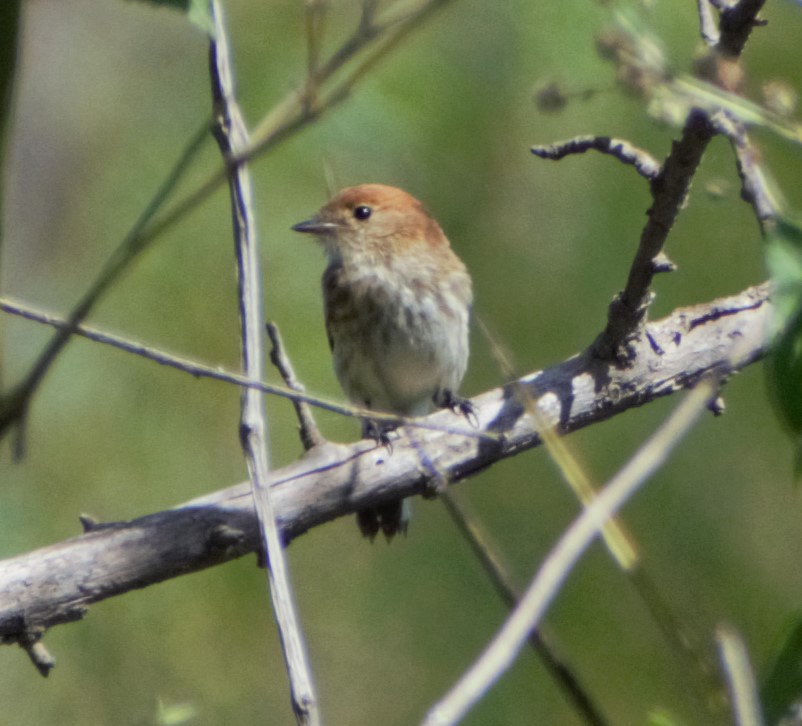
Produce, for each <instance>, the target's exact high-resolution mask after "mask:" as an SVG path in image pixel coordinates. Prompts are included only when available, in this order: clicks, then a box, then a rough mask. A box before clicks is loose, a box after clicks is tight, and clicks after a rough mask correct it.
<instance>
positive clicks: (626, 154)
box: [532, 136, 660, 181]
mask: <svg viewBox="0 0 802 726" xmlns="http://www.w3.org/2000/svg"><path fill="white" fill-rule="evenodd" d="M591 150H593V151H599V152H601V153H602V154H609V155H610V156H614V157H615V158H616V159H618V160H619V161H620V162H622V163H623V164H627V165H629V166H633V167H635V170H636V171H637V172H638V174H640V175H641V176H642V177H644V178H645V179H648V180H649V181H652V180H653V179H655V178H656V177H657V175H658V174H659V173H660V164H659V163H658V162H657V161H656V160H655V159H654V158H652V157H651V156H650V155H649V153H648V152H646V151H644V150H643V149H639V148H637V147H636V146H633V145H632V144H630V143H629V142H628V141H624V140H623V139H613V138H610V137H609V136H577V137H576V138H573V139H568V140H567V141H559V142H557V143H556V144H548V145H544V146H533V147H532V153H533V154H534V155H535V156H539V157H540V158H541V159H552V160H553V161H558V160H559V159H562V158H563V157H564V156H568V154H584V153H585V152H586V151H591Z"/></svg>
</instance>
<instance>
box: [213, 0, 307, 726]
mask: <svg viewBox="0 0 802 726" xmlns="http://www.w3.org/2000/svg"><path fill="white" fill-rule="evenodd" d="M211 8H212V16H213V19H214V30H215V32H214V37H213V38H212V39H211V40H210V46H209V51H210V59H209V60H210V62H209V69H210V73H211V81H212V98H213V104H214V112H215V117H216V119H217V123H216V125H215V129H214V136H215V138H216V140H217V143H218V144H219V146H220V150H221V152H222V154H223V156H224V157H227V156H230V155H236V153H237V152H238V151H239V150H240V149H244V148H247V146H248V144H249V140H248V132H247V129H246V128H245V122H244V120H243V118H242V114H241V111H240V109H239V105H238V104H237V101H236V97H235V91H234V76H233V71H232V68H231V56H230V53H229V49H228V38H227V35H226V28H225V24H224V20H223V14H222V13H223V11H222V5H221V3H220V0H212V3H211ZM229 187H230V192H231V210H232V215H231V216H232V221H233V227H234V246H235V251H236V258H237V291H238V297H239V308H240V321H241V329H240V334H241V340H242V360H243V368H244V372H245V375H246V376H248V377H249V378H252V379H257V380H258V379H261V378H262V375H263V372H264V363H263V358H262V350H263V348H264V346H263V341H262V290H261V283H260V272H259V246H258V242H257V236H256V220H255V219H254V213H253V185H252V182H251V176H250V170H249V169H248V166H247V165H246V164H238V165H237V166H236V167H230V171H229ZM240 440H241V442H242V448H243V451H244V453H245V459H246V461H247V464H248V472H249V474H250V481H251V489H252V493H253V503H254V507H255V509H256V513H257V517H258V520H259V529H260V532H261V536H262V544H263V548H264V553H265V554H266V556H267V572H268V579H269V584H270V595H271V598H272V602H273V610H274V613H275V616H276V624H277V625H278V631H279V636H280V639H281V645H282V649H283V651H284V660H285V662H286V665H287V674H288V676H289V680H290V691H291V694H292V704H293V710H294V711H295V716H296V718H297V720H298V723H299V724H302V725H303V726H307V725H309V726H316V725H317V724H319V723H320V715H319V712H318V707H317V697H316V695H315V689H314V686H313V683H312V671H311V667H310V665H309V661H308V657H307V653H306V646H305V644H304V638H303V633H302V632H301V627H300V622H299V618H298V614H297V609H296V606H295V599H294V596H293V592H292V586H291V583H290V578H289V571H288V568H287V562H286V559H285V557H284V545H283V543H282V541H281V534H280V531H279V526H278V522H277V519H276V511H275V506H274V504H273V501H272V495H271V493H270V484H269V462H268V429H267V416H266V414H265V407H264V400H263V398H262V394H261V393H260V392H259V391H256V390H254V389H253V388H243V389H242V413H241V417H240Z"/></svg>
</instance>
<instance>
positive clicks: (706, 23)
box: [696, 0, 721, 48]
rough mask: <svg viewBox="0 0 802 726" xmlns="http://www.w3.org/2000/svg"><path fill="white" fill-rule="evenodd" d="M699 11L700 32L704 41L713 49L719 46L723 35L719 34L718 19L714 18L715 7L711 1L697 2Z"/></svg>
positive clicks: (702, 0) (699, 0)
mask: <svg viewBox="0 0 802 726" xmlns="http://www.w3.org/2000/svg"><path fill="white" fill-rule="evenodd" d="M696 5H697V8H698V11H699V31H700V33H701V35H702V40H703V41H704V42H705V44H706V45H708V46H709V47H711V48H714V47H715V46H716V45H718V42H719V39H720V38H721V33H719V30H718V25H717V24H716V19H715V17H714V16H713V5H712V3H711V2H710V0H696Z"/></svg>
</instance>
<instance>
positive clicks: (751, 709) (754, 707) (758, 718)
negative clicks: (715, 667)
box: [716, 625, 763, 726]
mask: <svg viewBox="0 0 802 726" xmlns="http://www.w3.org/2000/svg"><path fill="white" fill-rule="evenodd" d="M716 644H717V645H718V649H719V657H720V658H721V665H722V667H723V669H724V675H725V676H726V678H727V687H728V689H729V692H730V702H731V703H732V710H733V714H734V715H735V723H736V725H737V726H763V714H762V712H761V707H760V697H759V696H758V692H757V685H756V684H755V675H754V673H753V672H752V666H751V665H750V664H749V655H748V653H747V652H746V645H745V644H744V642H743V640H742V639H741V636H740V635H738V633H737V632H736V631H735V630H733V629H732V628H730V627H728V626H726V625H719V626H718V628H716Z"/></svg>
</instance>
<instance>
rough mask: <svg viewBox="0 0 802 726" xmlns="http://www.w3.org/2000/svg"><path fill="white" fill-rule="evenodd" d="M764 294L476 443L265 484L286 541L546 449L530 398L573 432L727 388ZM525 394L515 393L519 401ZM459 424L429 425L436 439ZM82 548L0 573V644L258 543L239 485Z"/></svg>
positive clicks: (338, 453)
mask: <svg viewBox="0 0 802 726" xmlns="http://www.w3.org/2000/svg"><path fill="white" fill-rule="evenodd" d="M770 312H771V304H770V302H769V286H768V285H767V284H764V285H760V286H757V287H753V288H749V289H747V290H745V291H743V292H742V293H740V294H738V295H735V296H732V297H728V298H721V299H719V300H715V301H713V302H711V303H708V304H704V305H698V306H695V307H691V308H681V309H678V310H675V311H674V312H673V313H672V314H671V315H670V316H668V317H667V318H664V319H663V320H660V321H656V322H653V323H650V324H649V325H648V326H647V327H646V332H645V335H644V336H643V337H642V338H641V339H640V340H639V342H637V355H636V356H635V358H634V360H633V361H631V362H630V364H629V365H627V366H626V367H621V368H618V367H616V366H615V365H614V364H612V363H609V362H606V361H601V360H599V359H598V358H596V357H594V356H593V355H591V354H590V353H583V354H580V355H577V356H574V357H573V358H570V359H568V360H566V361H564V362H562V363H559V364H557V365H555V366H553V367H551V368H548V369H546V370H544V371H540V372H537V373H532V374H530V375H527V376H525V377H523V378H522V379H520V380H519V381H518V382H516V383H514V384H511V385H507V386H503V387H501V388H497V389H494V390H492V391H488V392H486V393H483V394H481V395H479V396H477V397H476V398H474V399H473V403H474V405H475V406H476V415H477V418H478V421H479V429H478V432H486V433H487V434H491V435H493V437H494V438H490V437H481V436H479V437H477V436H476V435H475V434H476V433H477V432H473V433H474V435H471V436H466V435H464V434H460V433H458V432H455V431H451V432H449V431H445V430H444V431H433V430H428V429H426V430H424V429H419V428H415V427H413V426H407V427H404V428H403V429H401V430H400V436H399V438H398V439H397V440H395V441H394V442H393V450H392V452H388V450H387V449H386V448H385V447H376V446H375V444H374V443H372V442H370V441H360V442H357V443H355V444H351V445H347V446H346V445H339V444H330V443H328V444H324V445H322V446H318V447H315V448H314V449H312V450H310V451H309V452H308V453H307V454H306V455H305V456H304V457H303V458H301V459H299V460H298V461H296V462H295V463H293V464H291V465H290V466H287V467H285V468H283V469H280V470H277V471H274V472H272V473H271V486H272V487H273V493H274V495H275V507H276V512H277V515H278V521H279V525H280V527H281V532H282V535H283V537H284V539H285V541H286V542H290V541H291V540H292V539H294V538H295V537H298V536H299V535H301V534H303V533H304V532H306V531H308V530H309V529H311V528H312V527H315V526H317V525H320V524H322V523H324V522H327V521H329V520H332V519H335V518H337V517H341V516H344V515H346V514H349V513H352V512H354V511H356V510H357V509H361V508H364V507H366V506H372V505H375V504H376V503H377V502H378V501H381V500H385V499H392V498H397V497H399V496H410V495H413V494H426V493H427V491H428V487H429V486H430V483H431V479H432V476H433V472H435V471H436V472H441V473H442V474H443V475H444V476H446V477H447V478H448V480H449V481H450V482H452V483H455V482H458V481H460V480H462V479H465V478H466V477H469V476H471V475H472V474H475V473H477V472H479V471H481V470H483V469H486V468H488V467H490V466H492V465H493V464H494V463H495V462H497V461H499V460H501V459H504V458H506V457H510V456H515V455H516V454H519V453H521V452H523V451H525V450H527V449H530V448H532V447H534V446H537V445H538V444H539V443H540V439H539V436H538V433H537V431H536V430H535V428H534V426H533V423H532V421H531V420H530V418H529V417H528V416H526V415H525V413H524V406H523V405H522V402H521V399H520V397H521V395H531V396H533V397H534V398H536V399H537V400H538V405H539V407H540V409H541V411H542V412H543V414H544V417H545V419H546V420H548V421H550V422H552V423H555V424H557V425H558V426H559V428H560V430H561V431H562V432H565V433H569V432H571V431H574V430H576V429H579V428H583V427H585V426H589V425H591V424H594V423H598V422H599V421H603V420H605V419H607V418H610V417H612V416H615V415H617V414H620V413H623V412H624V411H626V410H628V409H630V408H633V407H635V406H640V405H643V404H645V403H649V402H650V401H653V400H655V399H657V398H660V397H662V396H666V395H669V394H671V393H674V392H677V391H679V390H682V389H684V388H687V387H690V386H693V385H694V384H695V382H696V381H698V380H699V379H700V378H701V377H702V376H706V375H710V374H713V375H716V376H718V377H719V378H720V379H721V380H725V379H726V378H727V377H728V376H730V375H731V374H733V373H735V372H737V371H738V370H740V369H741V368H743V367H744V366H746V365H749V364H750V363H752V362H754V361H756V360H759V359H760V358H761V357H762V356H763V355H764V354H765V353H766V350H767V343H766V339H765V329H766V322H767V320H768V318H769V315H770ZM522 392H523V393H522ZM453 416H454V414H452V413H450V412H447V411H445V412H440V413H437V414H434V415H433V416H432V417H431V418H432V420H434V421H437V420H439V421H441V422H443V423H444V424H445V425H444V429H447V428H448V424H449V423H452V422H453V421H454V419H453ZM86 526H87V527H88V531H87V532H86V533H84V534H83V535H80V536H78V537H74V538H72V539H69V540H66V541H64V542H60V543H58V544H54V545H51V546H49V547H45V548H42V549H39V550H35V551H33V552H28V553H26V554H22V555H19V556H16V557H12V558H9V559H6V560H3V561H0V642H3V643H14V642H17V643H20V644H30V643H31V642H32V639H33V640H36V639H37V638H38V637H39V636H40V635H41V634H42V633H43V632H44V631H45V630H46V629H47V628H50V627H52V626H53V625H57V624H59V623H66V622H70V621H72V620H76V619H79V618H81V617H82V616H83V615H84V614H85V612H86V609H87V607H88V606H89V605H90V604H92V603H93V602H97V601H99V600H103V599H105V598H108V597H112V596H114V595H121V594H123V593H125V592H127V591H129V590H132V589H135V588H142V587H147V586H148V585H152V584H154V583H157V582H160V581H162V580H166V579H169V578H171V577H176V576H178V575H182V574H185V573H188V572H193V571H196V570H200V569H203V568H206V567H211V566H212V565H217V564H220V563H222V562H225V561H227V560H231V559H233V558H235V557H240V556H242V555H244V554H246V553H248V552H252V551H254V550H255V549H256V548H257V547H258V546H259V532H258V524H257V519H256V515H255V513H254V510H253V504H252V497H251V491H250V485H249V484H247V483H244V484H238V485H235V486H232V487H229V488H227V489H223V490H221V491H218V492H214V493H212V494H209V495H207V496H204V497H201V498H199V499H195V500H192V501H190V502H187V503H186V504H184V505H182V506H179V507H177V508H175V509H171V510H167V511H163V512H158V513H156V514H151V515H148V516H145V517H140V518H139V519H135V520H132V521H129V522H114V523H110V524H101V525H95V524H92V523H88V524H87V525H86Z"/></svg>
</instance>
